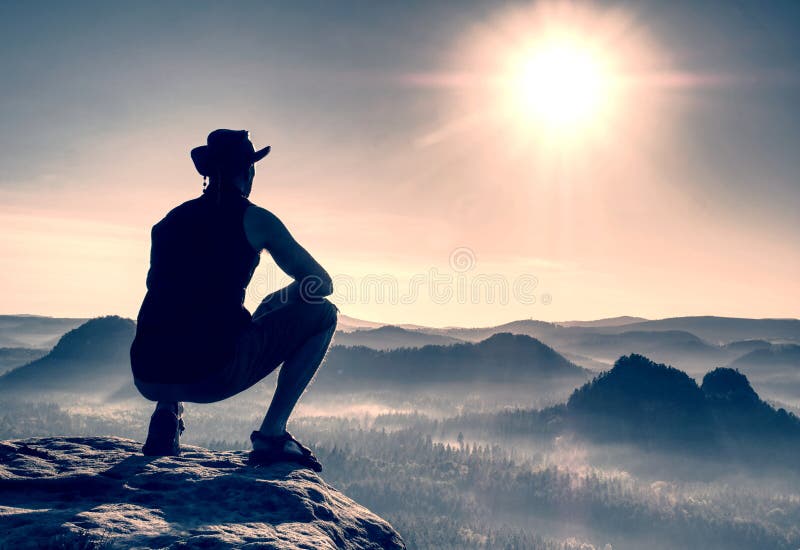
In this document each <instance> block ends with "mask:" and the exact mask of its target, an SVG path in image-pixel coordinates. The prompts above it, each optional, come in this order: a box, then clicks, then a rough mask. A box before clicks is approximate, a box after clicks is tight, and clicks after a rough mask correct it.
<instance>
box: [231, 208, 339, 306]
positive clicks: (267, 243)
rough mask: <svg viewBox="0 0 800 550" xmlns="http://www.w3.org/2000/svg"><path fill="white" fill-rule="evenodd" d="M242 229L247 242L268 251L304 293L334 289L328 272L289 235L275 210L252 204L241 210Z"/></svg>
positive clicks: (318, 294)
mask: <svg viewBox="0 0 800 550" xmlns="http://www.w3.org/2000/svg"><path fill="white" fill-rule="evenodd" d="M244 229H245V234H246V235H247V240H248V241H250V245H251V246H252V247H253V248H254V249H256V250H266V251H267V252H269V253H270V255H271V256H272V259H273V260H275V263H276V264H278V267H280V268H281V269H282V270H283V271H284V272H285V273H286V274H287V275H289V276H290V277H291V278H293V279H294V280H295V283H296V284H297V285H299V291H300V292H301V295H302V296H303V297H306V298H308V297H323V296H328V295H330V294H331V293H333V284H332V281H331V277H330V275H328V272H327V271H325V269H324V268H323V267H322V266H321V265H320V264H319V262H317V261H316V260H315V259H314V258H313V256H311V254H309V253H308V251H307V250H306V249H305V248H303V247H302V246H301V245H300V243H298V242H297V241H296V240H295V239H294V237H292V235H291V233H289V230H288V229H287V228H286V226H285V225H284V224H283V222H281V221H280V220H279V219H278V217H277V216H276V215H275V214H273V213H272V212H270V211H269V210H265V209H264V208H261V207H259V206H255V205H251V206H249V207H248V208H247V210H246V211H245V214H244ZM293 286H294V285H293Z"/></svg>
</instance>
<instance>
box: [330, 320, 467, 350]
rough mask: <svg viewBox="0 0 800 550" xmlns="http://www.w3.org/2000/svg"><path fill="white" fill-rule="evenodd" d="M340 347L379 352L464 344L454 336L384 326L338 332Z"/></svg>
mask: <svg viewBox="0 0 800 550" xmlns="http://www.w3.org/2000/svg"><path fill="white" fill-rule="evenodd" d="M334 342H335V344H336V345H339V346H366V347H368V348H372V349H377V350H388V349H396V348H419V347H422V346H427V345H449V344H455V343H458V342H462V340H458V339H457V338H453V337H452V336H444V335H440V334H429V333H427V332H423V331H418V330H413V329H406V328H401V327H398V326H394V325H384V326H382V327H378V328H370V329H356V330H353V331H350V332H339V331H337V333H336V337H335V339H334Z"/></svg>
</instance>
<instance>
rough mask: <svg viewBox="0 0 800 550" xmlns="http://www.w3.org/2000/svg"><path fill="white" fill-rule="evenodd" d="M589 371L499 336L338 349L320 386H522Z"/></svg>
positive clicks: (516, 338)
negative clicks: (413, 345)
mask: <svg viewBox="0 0 800 550" xmlns="http://www.w3.org/2000/svg"><path fill="white" fill-rule="evenodd" d="M589 375H590V374H589V371H587V370H585V369H583V368H581V367H579V366H577V365H575V364H574V363H571V362H570V361H568V360H567V359H565V358H564V357H563V356H562V355H560V354H559V353H558V352H556V351H555V350H553V349H552V348H551V347H549V346H547V345H545V344H543V343H541V342H540V341H539V340H536V339H535V338H531V337H530V336H523V335H513V334H508V333H501V334H495V335H493V336H491V337H490V338H487V339H486V340H483V341H482V342H478V343H461V344H451V345H447V346H434V345H429V346H424V347H422V348H403V349H394V350H390V351H377V350H374V349H370V348H366V347H362V346H356V347H341V346H336V347H334V348H333V349H332V350H331V352H330V353H329V354H328V363H327V364H326V366H325V368H324V369H322V370H321V371H320V374H319V377H318V381H317V383H318V384H337V383H342V384H348V385H355V386H359V385H373V384H376V383H378V384H380V385H388V384H394V385H401V386H402V385H415V384H428V383H459V382H486V383H497V384H505V383H519V382H533V381H540V380H548V379H571V380H575V381H580V380H585V379H587V378H588V377H589Z"/></svg>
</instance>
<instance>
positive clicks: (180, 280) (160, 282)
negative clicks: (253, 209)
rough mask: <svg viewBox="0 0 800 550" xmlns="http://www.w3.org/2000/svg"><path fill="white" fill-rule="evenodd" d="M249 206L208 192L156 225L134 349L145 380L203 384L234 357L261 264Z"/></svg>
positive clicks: (231, 192)
mask: <svg viewBox="0 0 800 550" xmlns="http://www.w3.org/2000/svg"><path fill="white" fill-rule="evenodd" d="M250 204H251V203H250V201H248V200H247V199H246V198H245V197H243V196H242V195H241V194H240V193H239V191H238V190H236V189H228V188H222V189H221V190H220V189H219V188H209V189H207V190H205V191H204V192H203V195H202V196H200V197H198V198H196V199H193V200H190V201H187V202H185V203H183V204H181V205H180V206H178V207H176V208H174V209H173V210H172V211H170V212H169V213H168V214H167V215H166V216H165V217H164V219H162V220H161V221H160V222H158V223H157V224H156V225H155V226H153V230H152V234H151V237H152V246H151V251H150V270H149V271H148V274H147V294H146V295H145V298H144V302H143V303H142V307H141V309H140V310H139V315H138V318H137V326H136V337H135V338H134V341H133V344H132V346H131V367H132V369H133V374H134V376H135V377H136V378H138V379H139V380H142V381H145V382H161V383H185V382H194V381H198V380H200V379H202V378H204V377H207V376H209V375H210V374H212V373H213V372H215V371H216V370H218V369H221V368H222V367H223V366H224V365H225V364H226V362H227V361H229V360H230V359H231V358H232V357H233V353H234V350H235V346H236V341H237V339H238V338H239V336H240V335H241V334H242V332H243V331H244V330H245V329H246V328H247V327H248V326H249V325H250V323H251V317H250V313H249V312H248V311H247V310H246V309H245V307H244V297H245V288H246V287H247V285H248V283H249V282H250V278H251V277H252V276H253V271H254V270H255V268H256V266H257V265H258V261H259V251H257V250H254V249H253V247H252V246H251V245H250V243H249V241H248V240H247V236H246V234H245V231H244V213H245V210H246V209H247V207H248V206H250Z"/></svg>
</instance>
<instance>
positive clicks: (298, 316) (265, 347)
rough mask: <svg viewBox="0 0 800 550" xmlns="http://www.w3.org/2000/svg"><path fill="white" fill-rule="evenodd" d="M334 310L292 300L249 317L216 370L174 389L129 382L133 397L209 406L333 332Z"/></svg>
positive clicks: (328, 305) (326, 304)
mask: <svg viewBox="0 0 800 550" xmlns="http://www.w3.org/2000/svg"><path fill="white" fill-rule="evenodd" d="M337 315H338V309H337V308H336V306H334V305H333V304H332V303H330V302H329V301H328V300H324V299H323V300H319V301H317V302H307V301H302V300H301V301H296V302H291V303H288V304H285V305H282V306H281V307H279V308H277V309H274V310H262V308H261V307H259V309H257V310H256V312H255V314H254V315H253V320H252V322H251V325H250V326H249V327H248V328H247V329H245V331H244V332H243V333H242V334H241V335H240V337H239V339H238V341H237V343H236V349H235V352H234V356H233V358H232V359H231V360H230V361H229V362H228V363H227V364H226V365H225V366H224V367H223V368H221V369H220V370H218V371H216V372H214V373H213V374H211V375H209V376H207V377H206V378H204V379H202V380H198V381H193V382H188V383H178V384H172V383H170V384H167V383H159V382H145V381H142V380H137V379H135V378H134V383H135V384H136V387H137V388H138V390H139V392H140V393H141V394H142V395H143V396H144V397H145V398H146V399H149V400H151V401H188V402H191V403H214V402H216V401H222V400H223V399H227V398H229V397H232V396H234V395H236V394H238V393H241V392H243V391H244V390H246V389H248V388H250V387H251V386H253V385H254V384H256V383H257V382H259V381H260V380H262V379H263V378H264V377H266V376H267V375H269V374H270V373H271V372H272V371H274V370H275V369H277V368H278V367H279V366H280V365H281V363H283V362H284V361H285V360H286V359H287V358H289V357H290V356H291V355H292V354H293V353H294V352H295V351H296V350H297V349H298V348H300V346H302V345H303V344H304V343H305V342H306V341H308V340H309V339H310V338H311V337H313V336H316V335H317V334H319V333H321V332H325V331H330V332H331V333H333V331H334V330H335V328H336V320H337Z"/></svg>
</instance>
